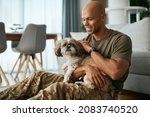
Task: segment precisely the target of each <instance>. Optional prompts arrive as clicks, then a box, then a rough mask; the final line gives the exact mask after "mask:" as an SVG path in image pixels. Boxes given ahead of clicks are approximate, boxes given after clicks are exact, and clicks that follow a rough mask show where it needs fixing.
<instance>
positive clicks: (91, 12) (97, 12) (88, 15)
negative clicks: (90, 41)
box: [82, 1, 106, 34]
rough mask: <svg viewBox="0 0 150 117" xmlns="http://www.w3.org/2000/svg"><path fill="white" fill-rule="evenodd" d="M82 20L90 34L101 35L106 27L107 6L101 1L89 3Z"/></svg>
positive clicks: (83, 12)
mask: <svg viewBox="0 0 150 117" xmlns="http://www.w3.org/2000/svg"><path fill="white" fill-rule="evenodd" d="M82 20H83V24H84V26H85V29H86V31H87V32H88V33H89V34H96V33H99V32H100V31H101V30H102V28H103V26H105V20H106V16H105V6H104V4H103V3H101V2H100V1H91V2H89V3H88V4H87V5H86V6H85V7H84V9H83V11H82Z"/></svg>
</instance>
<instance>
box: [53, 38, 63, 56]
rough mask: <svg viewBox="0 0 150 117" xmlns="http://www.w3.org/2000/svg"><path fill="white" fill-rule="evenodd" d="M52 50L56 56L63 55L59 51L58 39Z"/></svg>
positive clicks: (59, 43)
mask: <svg viewBox="0 0 150 117" xmlns="http://www.w3.org/2000/svg"><path fill="white" fill-rule="evenodd" d="M54 51H55V55H56V56H58V57H61V56H63V55H62V53H61V42H60V41H57V42H56V47H55V48H54Z"/></svg>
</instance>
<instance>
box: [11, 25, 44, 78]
mask: <svg viewBox="0 0 150 117" xmlns="http://www.w3.org/2000/svg"><path fill="white" fill-rule="evenodd" d="M45 46H46V25H37V24H28V25H27V27H26V29H25V31H24V33H23V35H22V37H21V39H20V41H19V44H18V45H17V47H15V48H13V49H15V51H18V52H19V53H20V55H19V58H18V59H17V61H16V63H15V65H16V64H17V62H18V61H19V60H20V63H19V67H18V71H17V73H16V76H15V77H14V80H15V81H18V80H19V79H18V75H19V73H20V72H21V69H22V67H23V65H24V64H25V63H26V65H25V69H24V74H23V78H24V79H25V78H26V74H27V70H28V69H29V68H30V67H29V63H30V65H31V66H32V67H33V69H34V71H37V66H36V63H37V64H38V65H39V66H40V68H41V70H44V68H43V65H42V64H41V62H40V61H39V60H38V58H37V56H36V54H37V53H42V51H44V49H45ZM13 69H14V68H13ZM29 70H30V69H29Z"/></svg>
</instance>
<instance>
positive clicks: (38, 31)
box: [16, 24, 46, 54]
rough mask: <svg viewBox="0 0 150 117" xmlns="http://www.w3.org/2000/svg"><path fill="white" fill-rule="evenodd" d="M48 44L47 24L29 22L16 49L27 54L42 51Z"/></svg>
mask: <svg viewBox="0 0 150 117" xmlns="http://www.w3.org/2000/svg"><path fill="white" fill-rule="evenodd" d="M45 45H46V25H37V24H28V25H27V27H26V29H25V31H24V33H23V35H22V37H21V40H20V41H19V44H18V46H17V47H16V49H17V50H18V51H19V52H21V53H25V54H35V53H40V52H42V51H43V50H44V49H45Z"/></svg>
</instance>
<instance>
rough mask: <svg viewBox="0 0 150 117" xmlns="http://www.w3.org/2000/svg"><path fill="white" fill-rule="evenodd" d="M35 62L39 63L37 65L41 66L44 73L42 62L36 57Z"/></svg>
mask: <svg viewBox="0 0 150 117" xmlns="http://www.w3.org/2000/svg"><path fill="white" fill-rule="evenodd" d="M35 60H36V61H37V63H38V64H39V66H40V68H41V70H43V71H44V68H43V65H42V64H41V63H40V61H39V60H38V58H37V56H36V55H35Z"/></svg>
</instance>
